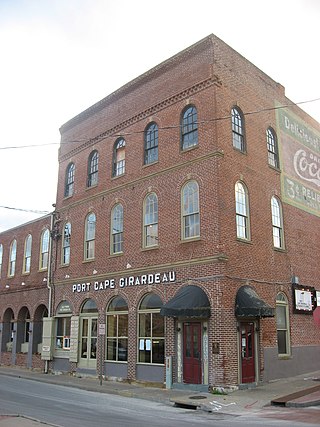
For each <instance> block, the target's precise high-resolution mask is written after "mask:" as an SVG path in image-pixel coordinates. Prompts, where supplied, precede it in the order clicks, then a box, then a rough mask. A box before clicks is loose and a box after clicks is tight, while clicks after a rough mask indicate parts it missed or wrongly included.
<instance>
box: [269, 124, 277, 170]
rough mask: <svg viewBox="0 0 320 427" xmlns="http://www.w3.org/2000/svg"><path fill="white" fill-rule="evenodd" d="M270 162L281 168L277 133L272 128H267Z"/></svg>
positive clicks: (271, 164)
mask: <svg viewBox="0 0 320 427" xmlns="http://www.w3.org/2000/svg"><path fill="white" fill-rule="evenodd" d="M267 149H268V163H269V165H270V166H273V167H274V168H279V153H278V142H277V137H276V133H275V131H274V130H273V129H272V128H268V129H267Z"/></svg>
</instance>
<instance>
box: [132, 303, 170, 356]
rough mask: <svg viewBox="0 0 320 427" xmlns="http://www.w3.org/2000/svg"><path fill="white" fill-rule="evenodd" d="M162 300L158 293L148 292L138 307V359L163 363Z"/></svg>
mask: <svg viewBox="0 0 320 427" xmlns="http://www.w3.org/2000/svg"><path fill="white" fill-rule="evenodd" d="M161 307H162V301H161V299H160V297H159V296H158V295H155V294H148V295H146V296H145V297H144V298H143V300H142V301H141V304H140V308H139V336H138V351H139V358H138V361H139V362H141V363H156V364H163V363H164V317H163V316H161V315H160V308H161Z"/></svg>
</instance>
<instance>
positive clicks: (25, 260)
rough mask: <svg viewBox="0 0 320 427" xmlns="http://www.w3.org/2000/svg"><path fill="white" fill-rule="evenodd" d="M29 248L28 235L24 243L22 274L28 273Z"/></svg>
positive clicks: (30, 238)
mask: <svg viewBox="0 0 320 427" xmlns="http://www.w3.org/2000/svg"><path fill="white" fill-rule="evenodd" d="M31 246H32V236H31V234H28V236H27V237H26V240H25V242H24V258H23V272H24V273H30V269H31Z"/></svg>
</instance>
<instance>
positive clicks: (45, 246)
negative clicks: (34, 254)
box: [40, 228, 50, 270]
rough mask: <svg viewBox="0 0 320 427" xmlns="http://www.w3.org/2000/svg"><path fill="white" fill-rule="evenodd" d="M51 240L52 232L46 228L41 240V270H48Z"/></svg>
mask: <svg viewBox="0 0 320 427" xmlns="http://www.w3.org/2000/svg"><path fill="white" fill-rule="evenodd" d="M49 240H50V232H49V230H48V229H47V228H46V229H45V230H43V232H42V234H41V242H40V270H46V269H47V268H48V262H49Z"/></svg>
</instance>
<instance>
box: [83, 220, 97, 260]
mask: <svg viewBox="0 0 320 427" xmlns="http://www.w3.org/2000/svg"><path fill="white" fill-rule="evenodd" d="M95 238H96V216H95V214H94V213H93V212H92V213H90V214H89V215H88V216H87V218H86V229H85V248H84V258H85V260H89V259H94V256H95Z"/></svg>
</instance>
